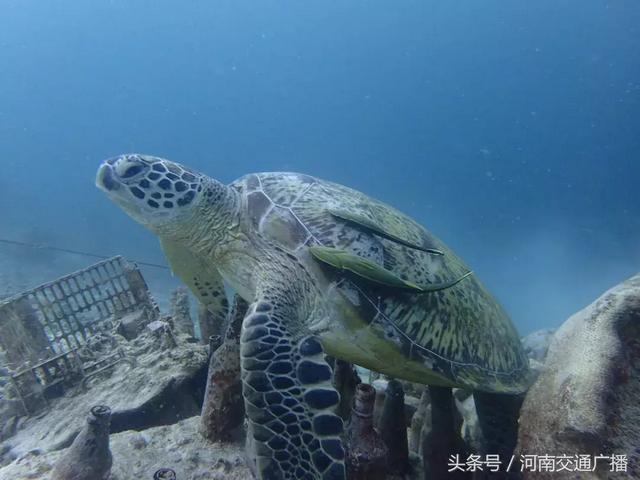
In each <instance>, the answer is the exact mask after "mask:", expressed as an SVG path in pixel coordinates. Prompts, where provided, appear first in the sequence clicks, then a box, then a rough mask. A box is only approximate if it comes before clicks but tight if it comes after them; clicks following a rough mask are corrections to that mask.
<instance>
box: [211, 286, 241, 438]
mask: <svg viewBox="0 0 640 480" xmlns="http://www.w3.org/2000/svg"><path fill="white" fill-rule="evenodd" d="M247 308H248V305H247V303H246V302H245V301H244V300H242V299H241V298H240V297H238V296H237V295H236V297H235V299H234V304H233V307H232V309H231V311H230V313H229V317H230V322H229V325H228V327H227V331H226V333H225V336H224V338H221V337H220V336H219V335H212V336H211V337H209V342H210V350H211V356H210V357H209V371H208V373H207V388H206V392H205V396H204V401H203V404H202V412H201V415H200V433H201V434H202V435H203V436H204V437H205V438H206V439H208V440H210V441H212V442H221V441H227V440H229V439H230V438H231V432H232V431H233V429H234V428H236V427H238V426H240V425H242V422H243V420H244V402H243V400H242V382H241V381H240V330H241V328H242V319H243V318H244V315H245V314H246V311H247Z"/></svg>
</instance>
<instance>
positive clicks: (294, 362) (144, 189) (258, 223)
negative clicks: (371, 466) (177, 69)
mask: <svg viewBox="0 0 640 480" xmlns="http://www.w3.org/2000/svg"><path fill="white" fill-rule="evenodd" d="M96 183H97V185H98V186H99V187H100V188H101V189H103V190H104V191H105V192H106V193H107V194H108V196H109V197H110V198H111V199H112V200H114V201H115V202H116V203H118V204H119V205H120V206H121V207H122V208H123V209H124V210H125V211H126V212H127V213H128V214H129V215H131V216H132V217H133V218H134V219H136V220H137V221H139V222H140V223H142V224H143V225H145V226H146V227H147V228H149V229H150V230H152V231H153V232H154V233H156V234H157V235H158V236H159V237H160V241H161V244H162V247H163V249H164V251H165V253H166V255H167V258H168V260H169V263H170V264H171V267H172V269H173V271H174V272H175V273H176V274H177V275H179V276H180V277H181V278H182V279H183V281H184V282H185V283H186V284H187V285H188V286H189V287H190V288H191V289H192V291H193V292H194V294H195V295H196V296H197V297H198V298H199V299H200V300H201V301H202V302H203V303H204V304H205V305H206V306H207V307H208V308H209V309H210V310H211V311H212V312H213V313H214V314H218V315H223V314H224V312H225V309H226V308H227V303H226V299H225V295H224V287H223V283H222V280H224V281H226V282H227V283H228V284H229V285H230V286H231V287H232V288H233V289H234V290H235V291H236V292H237V293H238V294H239V295H240V296H241V297H242V298H244V299H245V300H246V301H247V302H248V303H250V304H251V306H250V308H249V311H248V313H247V316H246V317H245V319H244V321H243V328H242V336H241V366H242V380H243V395H244V399H245V406H246V411H247V415H248V417H249V425H250V430H251V435H252V438H253V440H254V443H255V449H256V451H255V454H256V458H257V473H258V476H259V478H261V479H266V480H272V479H274V480H275V479H344V478H345V471H344V462H343V458H344V451H343V448H342V445H341V442H340V437H339V435H340V433H341V432H342V421H341V419H340V418H339V417H338V416H337V415H335V413H334V409H335V406H336V405H337V404H338V401H339V397H338V394H337V392H336V391H335V390H334V388H333V386H332V384H331V377H332V372H331V369H330V367H329V366H328V364H327V363H326V361H325V358H324V355H325V354H329V355H332V356H335V357H338V358H341V359H344V360H347V361H350V362H353V363H357V364H359V365H362V366H364V367H367V368H370V369H372V370H376V371H379V372H383V373H386V374H388V375H390V376H392V377H395V378H401V379H406V380H409V381H413V382H420V383H425V384H432V385H440V386H451V387H464V388H470V389H475V390H483V391H486V392H497V393H511V394H517V393H521V392H523V391H524V390H525V389H526V387H527V386H528V381H529V377H528V362H527V359H526V357H525V355H524V353H523V350H522V348H521V345H520V341H519V339H518V335H517V333H516V331H515V329H514V328H513V326H512V324H511V322H510V321H509V318H508V317H507V315H506V314H505V312H504V311H503V309H502V308H501V307H500V305H498V303H497V302H496V301H495V300H494V299H493V298H492V297H491V296H490V295H489V293H488V292H487V291H486V290H485V288H484V287H483V286H482V285H481V283H480V282H479V281H478V280H477V278H476V277H475V276H474V275H469V270H468V268H467V267H466V266H464V264H463V263H462V261H461V260H460V259H459V258H458V257H456V256H455V254H454V253H453V252H452V251H451V250H450V249H449V248H447V246H446V245H444V244H443V243H442V242H441V241H440V240H438V239H437V238H435V237H434V236H433V235H431V234H430V233H429V232H427V231H426V230H425V229H424V228H422V227H421V226H420V225H418V224H417V223H416V222H414V221H413V220H411V219H410V218H408V217H407V216H405V215H403V214H402V213H400V212H399V211H397V210H395V209H393V208H392V207H390V206H388V205H385V204H383V203H381V202H378V201H376V200H374V199H371V198H369V197H367V196H366V195H364V194H362V193H360V192H357V191H355V190H352V189H349V188H347V187H344V186H341V185H337V184H334V183H331V182H327V181H323V180H320V179H317V178H313V177H310V176H307V175H301V174H297V173H256V174H250V175H247V176H245V177H242V178H240V179H238V180H237V181H235V182H233V183H232V184H230V185H228V186H225V185H223V184H221V183H220V182H218V181H216V180H214V179H212V178H210V177H207V176H206V175H203V174H200V173H197V172H194V171H192V170H190V169H188V168H186V167H183V166H181V165H178V164H175V163H173V162H170V161H167V160H164V159H160V158H157V157H151V156H146V155H122V156H120V157H116V158H113V159H110V160H107V161H106V162H105V163H103V164H102V165H101V167H100V169H99V171H98V175H97V179H96Z"/></svg>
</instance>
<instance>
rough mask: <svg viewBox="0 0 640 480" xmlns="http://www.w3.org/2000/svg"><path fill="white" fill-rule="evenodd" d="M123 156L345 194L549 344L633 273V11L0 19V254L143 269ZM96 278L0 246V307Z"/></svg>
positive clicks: (59, 11) (69, 14)
mask: <svg viewBox="0 0 640 480" xmlns="http://www.w3.org/2000/svg"><path fill="white" fill-rule="evenodd" d="M123 152H142V153H149V154H153V155H157V156H161V157H166V158H168V159H171V160H173V161H177V162H180V163H184V164H186V165H189V166H191V167H193V168H195V169H198V170H201V171H203V172H205V173H207V174H209V175H211V176H213V177H215V178H217V179H220V180H222V181H224V182H230V181H232V180H234V179H235V178H237V177H239V176H241V175H244V174H246V173H250V172H254V171H270V170H287V171H299V172H304V173H308V174H312V175H316V176H319V177H322V178H325V179H328V180H332V181H336V182H339V183H342V184H345V185H348V186H350V187H353V188H356V189H359V190H362V191H363V192H365V193H367V194H369V195H371V196H373V197H376V198H379V199H381V200H383V201H386V202H388V203H390V204H392V205H393V206H395V207H397V208H399V209H401V210H403V211H404V212H405V213H407V214H409V215H411V216H413V217H414V218H415V219H417V220H418V221H419V222H421V223H422V224H423V225H424V226H426V227H427V228H428V229H429V230H431V231H432V232H433V233H434V234H436V235H437V236H439V237H440V238H441V239H443V240H444V241H445V242H446V243H448V245H449V246H451V247H452V248H453V249H454V250H455V251H456V252H457V253H458V254H459V255H460V256H461V257H462V258H463V259H464V260H465V261H466V262H467V263H468V264H469V265H470V267H471V268H473V269H474V270H475V272H476V273H477V275H478V276H479V278H480V279H481V280H482V281H483V282H484V283H485V284H486V285H487V286H488V287H489V289H490V291H491V292H492V293H493V294H494V295H495V296H496V297H497V298H498V299H499V300H500V301H501V303H503V304H504V306H505V307H506V308H507V310H508V311H509V313H510V314H511V316H512V318H513V320H514V323H515V324H516V325H517V326H518V328H519V330H520V332H521V333H523V334H524V333H527V332H529V331H532V330H535V329H539V328H544V327H555V326H557V325H559V324H560V323H561V322H562V321H563V320H564V319H565V318H566V317H567V316H568V315H569V314H571V313H573V312H574V311H576V310H578V309H580V308H582V307H583V306H584V305H586V304H587V303H589V302H590V301H591V300H592V299H593V298H595V297H597V296H598V295H599V294H600V293H601V292H602V291H604V290H605V289H607V288H609V287H610V286H611V285H614V284H616V283H618V282H619V281H621V280H623V279H624V278H626V277H628V276H630V275H631V274H633V273H635V272H637V271H638V270H640V269H639V268H638V266H639V265H640V241H639V240H640V3H638V2H637V1H635V0H628V1H624V0H620V1H615V2H607V1H593V0H580V1H578V0H575V1H560V2H558V1H556V0H553V1H551V0H544V1H538V2H526V1H511V2H504V1H498V0H485V1H483V2H461V1H446V2H434V1H427V0H421V1H400V2H385V1H364V0H359V1H355V0H354V1H348V2H326V1H324V2H320V1H314V2H293V1H237V0H234V1H185V2H177V1H174V2H169V1H157V0H154V1H124V0H113V1H90V2H80V1H70V0H57V1H56V2H45V1H36V0H32V1H29V0H19V1H18V0H0V167H2V168H1V170H0V172H1V174H0V209H1V210H0V239H8V240H15V241H21V242H27V243H35V244H46V245H51V246H56V247H61V248H67V249H76V250H83V251H89V252H94V253H97V254H101V255H112V254H122V255H124V256H125V257H126V258H128V259H133V260H140V261H146V262H153V263H164V260H163V258H162V253H161V252H160V249H159V245H158V243H157V240H156V238H155V237H153V236H152V234H150V233H148V232H147V231H145V230H144V229H143V227H142V226H139V225H138V224H136V223H134V222H133V221H132V220H131V219H130V218H128V217H127V216H126V215H123V214H122V212H121V211H120V210H119V209H118V208H116V207H115V206H114V205H113V204H112V203H111V202H109V201H108V200H107V199H106V198H105V197H104V195H103V194H102V193H101V192H99V191H98V190H97V189H96V188H95V187H94V176H95V171H96V169H97V167H98V165H99V163H100V162H101V161H102V160H103V159H105V158H107V157H111V156H114V155H117V154H120V153H123ZM94 260H95V259H91V258H88V257H81V256H77V255H70V254H65V253H60V252H57V253H56V252H52V251H49V250H44V249H29V248H25V247H21V246H16V245H10V244H6V243H2V242H0V295H3V294H4V295H6V294H9V293H14V292H16V291H18V290H20V289H23V288H27V287H31V286H35V285H36V284H38V283H41V282H43V281H46V280H50V279H53V278H55V277H57V276H59V275H62V274H65V273H67V272H70V271H72V270H74V269H76V268H81V267H83V266H85V265H87V264H89V263H92V262H93V261H94ZM143 272H144V274H145V276H146V278H147V280H148V281H149V283H150V285H151V287H152V290H153V292H154V294H155V296H156V297H157V298H158V299H159V300H160V301H161V303H162V302H164V301H166V298H167V296H168V294H169V291H170V290H171V288H173V286H174V285H175V284H177V281H176V280H175V279H172V278H171V277H170V274H169V273H168V271H166V270H162V269H157V268H152V267H143Z"/></svg>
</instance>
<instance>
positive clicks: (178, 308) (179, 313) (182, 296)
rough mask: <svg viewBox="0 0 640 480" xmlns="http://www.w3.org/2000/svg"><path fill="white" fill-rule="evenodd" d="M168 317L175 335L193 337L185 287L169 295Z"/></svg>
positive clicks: (187, 294)
mask: <svg viewBox="0 0 640 480" xmlns="http://www.w3.org/2000/svg"><path fill="white" fill-rule="evenodd" d="M169 303H170V307H169V310H170V311H169V315H170V317H171V319H172V320H173V328H174V329H175V331H176V332H177V333H184V334H185V335H189V336H191V337H193V336H194V331H193V321H192V320H191V313H190V308H189V293H188V291H187V289H186V288H185V287H178V288H176V289H175V290H174V292H173V293H172V294H171V300H170V302H169Z"/></svg>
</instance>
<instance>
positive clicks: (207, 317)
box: [198, 298, 228, 343]
mask: <svg viewBox="0 0 640 480" xmlns="http://www.w3.org/2000/svg"><path fill="white" fill-rule="evenodd" d="M227 306H228V305H227V301H226V298H223V299H222V301H221V308H220V310H221V311H222V312H223V311H226V310H227ZM226 320H227V318H226V316H224V315H222V314H221V313H218V314H215V313H213V312H211V311H210V310H208V309H207V307H205V306H204V305H203V304H202V303H199V304H198V328H199V329H200V339H201V340H202V342H203V343H206V342H207V340H208V339H209V338H210V337H211V336H212V335H218V334H220V333H221V332H222V331H223V329H224V325H225V323H226Z"/></svg>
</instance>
